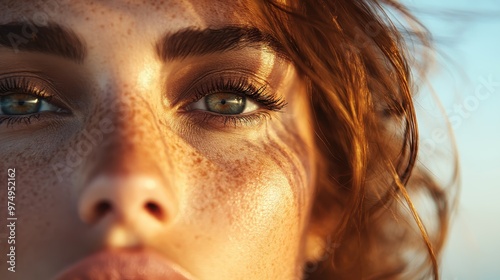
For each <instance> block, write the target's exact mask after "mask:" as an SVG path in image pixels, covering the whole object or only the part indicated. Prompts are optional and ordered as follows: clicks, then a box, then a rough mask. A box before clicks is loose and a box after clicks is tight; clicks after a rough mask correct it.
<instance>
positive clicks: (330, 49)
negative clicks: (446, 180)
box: [255, 0, 451, 279]
mask: <svg viewBox="0 0 500 280" xmlns="http://www.w3.org/2000/svg"><path fill="white" fill-rule="evenodd" d="M284 2H286V3H284ZM255 9H256V10H255V11H258V14H259V15H260V16H261V17H262V19H261V22H263V27H262V28H263V29H264V30H265V32H267V33H269V34H271V35H272V36H274V37H275V38H276V39H277V40H278V41H279V42H280V43H281V44H282V47H283V49H284V51H285V52H286V54H287V55H288V56H289V58H290V59H291V60H292V61H293V63H294V64H295V66H296V68H297V70H298V71H299V73H300V74H301V75H302V76H303V77H304V79H305V80H306V81H307V83H308V94H309V95H310V96H309V97H310V103H311V106H312V111H313V121H314V127H315V133H316V149H317V154H318V157H319V158H320V159H321V160H320V161H319V162H318V166H317V168H318V176H317V178H316V186H317V187H316V195H315V202H314V206H313V209H312V211H313V213H312V217H311V221H310V223H311V225H313V226H314V230H315V231H316V232H317V233H318V234H319V235H321V236H323V237H324V238H325V240H329V241H331V242H328V243H326V245H325V248H324V252H325V254H326V255H327V256H328V258H322V259H319V260H311V264H312V263H314V262H319V261H321V262H320V266H318V267H316V266H314V269H307V267H306V268H304V278H307V279H422V278H427V277H430V276H433V277H434V278H436V279H437V278H439V272H438V260H439V253H440V251H441V249H442V246H443V243H444V240H445V236H446V233H447V228H448V220H449V212H450V205H451V203H450V201H449V196H448V193H447V192H446V191H445V189H444V188H443V187H442V186H440V185H439V184H438V183H437V182H436V181H435V180H434V179H433V178H432V176H430V174H429V173H428V171H426V170H425V169H424V168H423V166H420V165H419V164H417V150H418V129H417V121H416V116H415V108H414V105H413V98H414V96H413V95H414V94H413V90H412V88H413V85H412V77H414V75H415V71H419V70H422V69H420V68H421V67H419V66H418V65H417V64H411V63H410V62H409V61H410V60H412V59H414V58H415V56H416V54H415V53H414V50H412V51H410V49H409V47H408V42H411V43H413V46H422V47H426V46H429V45H430V39H429V37H428V35H427V33H426V30H425V28H423V27H422V26H421V25H420V24H418V22H417V21H416V20H415V19H414V18H413V17H412V15H411V14H410V13H409V12H408V11H407V10H406V9H405V7H403V6H401V4H399V2H396V1H390V0H380V1H379V0H334V1H326V0H291V1H273V0H261V1H260V2H259V4H258V7H257V8H255ZM388 11H391V12H392V13H393V15H392V16H390V15H389V14H388ZM396 18H398V19H400V20H403V21H405V22H406V23H407V24H405V26H407V28H406V29H404V30H402V29H401V26H400V25H396V24H395V23H394V22H395V21H394V20H395V19H396ZM391 19H392V20H391ZM406 35H410V36H406ZM408 37H411V38H408ZM410 39H411V40H410ZM414 60H416V59H414ZM410 64H411V65H410ZM410 196H411V198H415V197H419V198H421V197H424V198H425V199H424V200H426V201H427V202H430V203H427V204H428V205H429V204H430V205H432V206H433V210H434V212H433V216H434V217H432V219H431V221H433V222H434V224H432V227H431V226H430V225H426V226H427V227H426V226H424V224H423V222H422V221H421V219H420V216H419V214H418V212H417V209H416V207H415V206H414V203H413V202H412V199H411V198H410Z"/></svg>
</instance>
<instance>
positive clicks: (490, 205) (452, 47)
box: [402, 0, 500, 280]
mask: <svg viewBox="0 0 500 280" xmlns="http://www.w3.org/2000/svg"><path fill="white" fill-rule="evenodd" d="M402 2H403V3H404V4H407V5H409V6H410V7H413V11H414V12H415V13H416V14H417V16H418V17H419V19H420V20H421V21H422V22H423V23H424V24H425V25H426V26H427V27H428V28H429V29H430V30H431V31H432V32H433V35H434V38H435V40H436V44H437V49H438V50H439V52H440V54H441V55H440V56H438V58H437V61H436V62H437V63H438V65H440V66H441V69H440V70H436V67H434V70H433V71H431V75H430V77H429V79H430V82H431V84H432V87H433V88H434V90H435V92H436V94H437V95H438V96H439V98H440V99H441V102H442V103H443V108H445V110H444V111H445V112H446V113H447V114H448V115H449V116H454V117H455V120H457V118H458V120H459V121H460V122H459V124H456V125H455V129H454V133H455V137H456V143H457V147H458V152H459V157H460V158H459V162H460V165H461V181H462V189H461V193H460V202H459V205H458V211H457V213H456V216H455V218H454V222H453V225H452V228H451V236H450V239H449V241H448V243H447V247H446V251H445V254H444V259H443V263H442V277H443V279H444V280H462V279H472V280H476V279H480V280H483V279H500V0H476V1H472V0H455V1H453V0H439V1H436V0H419V1H411V0H403V1H402ZM485 81H489V82H485ZM485 84H489V86H488V87H486V86H485ZM428 94H430V93H429V90H428V89H427V88H423V89H422V93H421V95H423V96H425V95H428ZM459 107H462V109H463V112H462V115H460V113H459V112H458V111H454V110H458V109H456V108H459ZM417 108H418V110H419V112H420V114H419V118H422V119H423V121H424V122H426V121H427V122H428V119H426V118H424V117H420V116H423V115H424V114H423V113H429V114H430V115H434V116H436V115H439V110H438V108H437V107H432V106H429V105H428V102H426V101H425V97H424V98H423V101H421V102H419V103H418V104H417ZM426 137H427V138H426ZM422 141H427V144H429V143H434V144H436V142H439V141H441V140H440V138H439V136H435V138H432V136H429V134H427V135H426V136H423V137H422ZM437 144H438V145H436V147H439V148H443V149H444V150H446V149H448V150H449V148H448V147H447V146H448V145H447V144H446V143H445V144H441V143H437ZM436 154H437V153H436ZM439 155H441V154H439ZM443 155H444V156H443V157H442V159H445V158H446V151H445V153H444V154H443ZM443 176H444V175H443Z"/></svg>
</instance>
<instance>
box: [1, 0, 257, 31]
mask: <svg viewBox="0 0 500 280" xmlns="http://www.w3.org/2000/svg"><path fill="white" fill-rule="evenodd" d="M0 15H1V16H0V21H1V23H5V22H10V21H31V22H34V23H35V24H39V25H42V24H43V23H46V22H68V23H70V24H71V23H74V24H81V23H82V21H95V20H98V21H99V20H101V21H103V20H104V19H108V20H109V21H115V22H117V21H135V22H145V21H146V22H149V23H152V22H154V23H159V24H162V23H163V24H164V25H170V26H174V25H176V24H179V23H184V24H182V25H186V23H188V22H189V23H191V26H197V25H198V26H213V25H221V24H227V23H228V21H230V22H233V23H237V24H248V23H249V19H250V13H249V11H248V9H247V8H246V5H245V3H244V1H242V0H232V1H225V0H162V1H158V0H96V1H92V0H88V1H74V0H38V1H36V0H0Z"/></svg>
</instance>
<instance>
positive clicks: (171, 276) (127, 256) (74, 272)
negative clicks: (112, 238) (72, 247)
mask: <svg viewBox="0 0 500 280" xmlns="http://www.w3.org/2000/svg"><path fill="white" fill-rule="evenodd" d="M55 279H57V280H70V279H71V280H75V279H78V280H83V279H92V280H98V279H106V280H115V279H116V280H117V279H168V280H192V279H193V278H192V277H191V276H190V275H189V274H188V273H187V272H185V271H184V270H183V269H182V268H181V267H179V266H178V265H176V264H174V263H173V262H171V261H170V260H168V259H166V258H164V257H162V256H160V255H159V254H157V253H154V252H152V251H147V250H107V251H101V252H98V253H96V254H93V255H91V256H89V257H86V258H84V259H82V260H81V261H79V262H77V263H76V264H74V265H72V266H70V267H69V268H67V269H65V270H64V271H62V272H61V273H59V274H58V275H57V276H56V277H55Z"/></svg>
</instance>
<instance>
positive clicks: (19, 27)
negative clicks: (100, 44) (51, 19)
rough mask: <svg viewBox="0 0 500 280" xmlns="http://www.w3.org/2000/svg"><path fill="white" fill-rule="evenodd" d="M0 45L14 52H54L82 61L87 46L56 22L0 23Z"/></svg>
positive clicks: (85, 54)
mask: <svg viewBox="0 0 500 280" xmlns="http://www.w3.org/2000/svg"><path fill="white" fill-rule="evenodd" d="M0 46H2V47H4V48H12V49H13V50H14V52H16V53H17V52H19V51H31V52H41V53H47V54H54V55H58V56H61V57H65V58H68V59H71V60H73V61H75V62H78V63H82V62H83V61H84V60H85V57H86V56H87V48H86V46H85V44H84V43H83V41H82V40H81V39H80V37H79V36H78V35H76V34H75V33H74V32H73V31H71V30H69V29H66V28H64V27H62V26H60V25H58V24H54V23H50V24H48V25H47V26H38V25H34V24H32V23H28V22H12V23H8V24H2V25H0Z"/></svg>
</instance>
